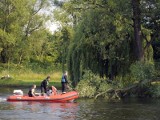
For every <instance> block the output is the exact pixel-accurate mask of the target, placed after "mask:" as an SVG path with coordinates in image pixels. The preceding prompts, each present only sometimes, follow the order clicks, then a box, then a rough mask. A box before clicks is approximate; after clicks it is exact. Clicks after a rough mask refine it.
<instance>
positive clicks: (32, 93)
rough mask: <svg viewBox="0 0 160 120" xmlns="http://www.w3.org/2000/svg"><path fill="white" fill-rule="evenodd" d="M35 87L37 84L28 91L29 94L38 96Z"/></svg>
mask: <svg viewBox="0 0 160 120" xmlns="http://www.w3.org/2000/svg"><path fill="white" fill-rule="evenodd" d="M35 89H36V85H33V86H32V87H31V88H30V89H29V92H28V96H29V97H34V96H36V95H35Z"/></svg>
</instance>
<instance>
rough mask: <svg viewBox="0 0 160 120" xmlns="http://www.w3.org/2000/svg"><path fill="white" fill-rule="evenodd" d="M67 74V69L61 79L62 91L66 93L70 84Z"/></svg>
mask: <svg viewBox="0 0 160 120" xmlns="http://www.w3.org/2000/svg"><path fill="white" fill-rule="evenodd" d="M67 75H68V74H67V71H65V72H64V74H63V75H62V79H61V84H62V93H66V88H67V86H68V80H67Z"/></svg>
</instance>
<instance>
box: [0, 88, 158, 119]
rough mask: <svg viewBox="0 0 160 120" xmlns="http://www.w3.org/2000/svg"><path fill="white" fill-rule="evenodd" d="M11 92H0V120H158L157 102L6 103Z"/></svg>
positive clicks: (78, 100)
mask: <svg viewBox="0 0 160 120" xmlns="http://www.w3.org/2000/svg"><path fill="white" fill-rule="evenodd" d="M23 91H24V92H27V91H26V90H23ZM12 92H13V88H0V120H160V100H158V99H125V100H122V101H105V100H93V99H77V100H76V101H75V102H73V103H44V102H42V103H41V102H7V101H6V97H7V96H9V95H11V94H12Z"/></svg>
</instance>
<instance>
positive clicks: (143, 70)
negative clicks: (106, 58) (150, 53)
mask: <svg viewBox="0 0 160 120" xmlns="http://www.w3.org/2000/svg"><path fill="white" fill-rule="evenodd" d="M130 71H131V76H132V78H133V79H135V80H136V81H142V80H148V79H151V78H153V76H154V75H155V68H154V64H153V63H149V62H136V63H134V64H132V65H131V67H130Z"/></svg>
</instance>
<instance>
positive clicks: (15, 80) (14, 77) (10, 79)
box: [0, 72, 62, 88]
mask: <svg viewBox="0 0 160 120" xmlns="http://www.w3.org/2000/svg"><path fill="white" fill-rule="evenodd" d="M61 74H62V73H61V72H54V73H50V74H38V73H28V72H26V73H21V74H18V73H17V74H16V73H12V74H9V75H2V74H0V76H1V77H0V86H4V87H30V86H32V85H33V84H35V85H37V86H40V84H41V81H42V80H44V79H45V78H46V77H47V76H48V75H49V76H50V77H51V80H50V86H51V85H53V86H55V87H56V88H60V87H61V83H60V80H61Z"/></svg>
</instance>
